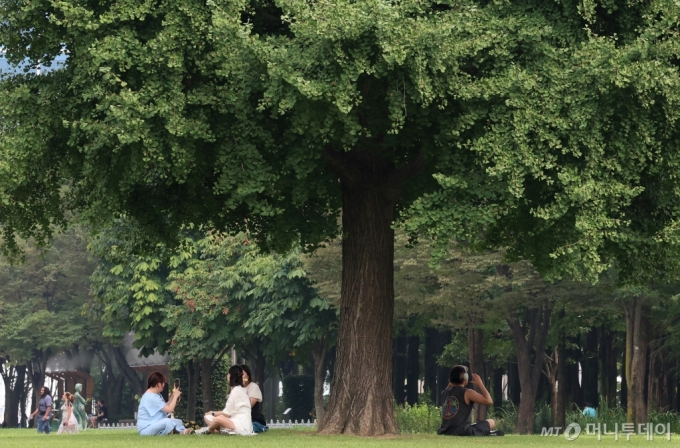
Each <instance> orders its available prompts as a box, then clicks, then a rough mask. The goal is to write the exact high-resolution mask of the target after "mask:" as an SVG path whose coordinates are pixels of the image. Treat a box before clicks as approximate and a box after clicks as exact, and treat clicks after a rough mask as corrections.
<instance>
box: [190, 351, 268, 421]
mask: <svg viewBox="0 0 680 448" xmlns="http://www.w3.org/2000/svg"><path fill="white" fill-rule="evenodd" d="M212 364H213V360H212V358H203V359H201V398H202V399H203V412H209V411H214V410H215V409H214V408H213V396H212ZM262 385H263V387H264V383H262Z"/></svg>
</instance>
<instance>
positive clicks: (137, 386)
mask: <svg viewBox="0 0 680 448" xmlns="http://www.w3.org/2000/svg"><path fill="white" fill-rule="evenodd" d="M111 351H112V353H113V357H114V359H115V360H116V365H117V366H118V370H120V372H121V373H122V374H123V376H124V377H125V379H126V380H127V382H128V384H129V385H130V388H131V389H132V391H133V392H134V393H135V395H138V396H140V397H141V396H142V395H144V392H146V384H144V378H140V377H139V374H138V373H137V371H136V370H135V369H133V368H132V367H130V366H129V365H128V363H127V360H126V359H125V353H123V349H122V348H121V347H113V348H112V349H111Z"/></svg>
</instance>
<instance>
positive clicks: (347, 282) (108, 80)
mask: <svg viewBox="0 0 680 448" xmlns="http://www.w3.org/2000/svg"><path fill="white" fill-rule="evenodd" d="M677 9H678V6H677V5H676V4H675V3H674V2H673V1H671V0H653V1H650V2H633V1H630V2H629V1H626V0H618V1H616V0H615V1H611V0H607V1H604V0H602V1H597V0H587V1H585V2H582V1H576V0H566V1H564V0H562V1H544V0H518V1H512V2H498V1H484V0H477V1H475V0H462V1H459V2H443V1H442V2H437V1H429V2H422V1H417V0H402V1H397V2H394V1H386V0H366V1H361V2H355V1H350V0H338V1H334V2H308V1H303V0H278V1H276V2H270V1H259V0H253V1H245V0H212V1H208V2H205V1H203V0H188V1H187V0H181V1H180V0H160V1H157V2H146V1H141V0H124V1H113V0H96V1H95V0H78V1H74V2H56V1H53V0H35V1H31V2H5V3H3V4H2V7H1V8H0V45H2V46H3V47H4V48H5V49H6V50H7V57H8V59H9V60H10V61H11V62H15V63H18V62H19V61H22V60H24V58H29V60H30V61H32V63H34V64H37V63H38V61H42V62H43V63H49V61H50V60H51V59H52V58H53V57H54V56H55V55H57V54H58V53H59V52H61V51H62V50H65V51H66V52H68V61H67V63H66V65H65V68H64V69H63V70H57V71H53V72H50V73H49V74H47V75H45V76H34V75H32V74H26V75H17V76H13V77H10V78H8V79H6V80H4V81H3V82H2V86H1V89H2V94H1V95H0V97H1V98H2V100H1V101H0V115H1V116H2V120H3V123H2V130H1V131H0V162H2V163H1V164H0V170H2V174H3V175H2V176H0V178H1V179H2V182H1V184H0V221H2V223H3V227H2V234H3V236H4V243H5V247H6V248H7V249H9V250H14V249H16V247H15V246H14V236H15V234H19V235H22V236H24V237H27V236H32V237H35V238H36V240H37V241H39V242H43V241H45V240H46V239H47V238H49V236H50V234H51V232H52V230H53V226H54V225H61V224H63V222H64V219H65V216H66V213H67V212H68V211H69V210H77V211H79V212H80V214H81V215H82V216H83V217H84V218H86V219H89V220H90V221H91V222H92V223H94V224H96V223H104V222H107V221H108V220H110V219H111V218H112V217H115V216H118V215H120V214H125V215H126V216H129V217H131V218H132V219H134V220H136V221H138V222H139V223H140V224H142V225H143V227H144V228H145V229H147V230H148V232H147V236H149V237H150V238H158V237H165V238H166V239H172V238H174V237H175V236H176V235H177V234H178V232H177V230H178V229H179V228H180V227H181V226H182V225H183V224H186V223H194V224H202V223H209V224H210V225H212V226H215V227H216V228H218V229H228V230H230V231H234V230H242V229H245V228H248V230H250V231H251V232H252V233H253V234H255V235H257V239H258V240H259V241H260V243H261V244H263V245H274V246H277V247H290V246H291V245H292V244H293V243H294V242H296V241H301V242H302V245H303V246H304V247H313V246H315V245H316V244H318V243H320V242H322V241H324V240H325V239H326V238H327V237H329V236H333V235H335V234H336V233H337V232H338V229H337V218H338V216H339V212H340V210H342V231H343V233H344V238H343V278H342V284H343V288H342V297H341V301H342V304H341V307H340V329H339V344H338V349H337V360H336V364H335V366H336V367H335V368H336V370H335V375H334V377H333V378H334V380H333V381H334V384H333V388H332V394H331V399H330V402H329V409H328V412H327V414H326V417H325V419H324V424H323V427H324V431H325V432H327V433H353V434H361V435H380V434H385V433H394V432H396V431H397V428H396V425H395V422H394V419H393V416H392V407H393V401H392V394H391V390H390V387H389V382H388V381H385V380H384V378H385V377H389V375H390V371H391V356H390V353H391V334H392V313H393V306H394V305H393V300H394V298H393V296H394V292H393V285H392V273H393V266H392V262H393V244H394V233H393V231H392V223H393V222H394V221H395V220H397V219H399V217H400V213H401V211H403V210H406V209H408V208H409V206H411V204H412V203H413V201H414V199H416V198H418V197H419V196H421V195H423V194H425V193H430V196H428V197H427V198H428V201H429V202H426V203H423V202H417V203H416V204H415V207H416V208H415V211H416V212H421V211H425V212H424V215H420V214H418V213H416V214H413V215H412V216H415V217H417V218H418V220H419V221H418V222H416V223H414V224H412V226H411V229H415V228H426V229H427V230H426V231H429V232H430V233H437V235H440V236H441V235H442V234H446V238H445V239H451V238H453V239H458V238H476V237H479V236H480V235H482V232H481V228H480V226H481V225H482V224H493V223H494V222H495V221H496V220H497V218H498V217H499V216H500V215H503V214H505V213H509V215H508V217H509V218H510V219H509V220H508V221H510V222H512V226H510V227H509V229H510V231H511V232H510V233H511V234H510V236H512V238H510V239H509V241H503V242H504V243H507V244H516V245H518V246H519V247H520V248H521V250H520V252H521V253H522V255H523V256H529V257H530V258H539V259H543V258H545V257H547V254H548V253H549V252H551V251H552V252H553V253H556V254H557V255H563V256H564V257H563V258H566V259H570V260H573V261H576V262H578V263H577V264H578V265H579V266H580V265H582V264H585V266H586V267H587V268H589V269H590V270H591V271H597V270H598V269H599V268H601V267H602V266H601V265H603V264H604V265H607V264H608V263H609V260H604V261H603V262H600V260H599V259H598V258H596V257H597V256H598V255H599V252H598V249H599V248H601V247H602V246H606V247H608V246H607V244H608V243H609V242H611V241H612V240H617V241H619V240H620V239H621V238H627V242H628V243H629V244H630V245H631V246H633V247H641V246H639V245H637V243H638V241H637V240H636V239H635V233H634V232H633V233H628V232H627V231H626V229H627V228H626V227H625V223H626V222H627V220H628V218H629V217H630V215H624V213H626V211H624V210H623V209H625V208H626V205H629V204H631V203H633V202H640V203H647V202H650V203H651V204H662V205H663V207H665V208H664V209H663V211H661V212H660V214H654V213H652V212H650V211H649V210H648V211H647V212H645V214H646V215H647V216H648V217H650V218H651V217H653V218H654V222H653V223H651V222H650V225H649V227H648V230H651V229H652V228H654V229H656V231H657V232H656V233H657V234H658V236H659V237H660V238H665V237H668V236H672V235H670V234H669V232H667V231H666V230H668V229H669V228H668V227H667V226H666V224H667V223H668V221H670V220H672V219H673V216H675V212H676V211H675V203H674V202H673V201H672V200H671V199H672V197H673V196H672V194H671V195H670V196H669V194H667V193H668V192H670V191H674V190H673V188H672V187H673V186H674V185H675V176H674V175H673V169H674V168H675V167H674V165H673V164H674V163H675V162H674V160H678V158H677V157H673V156H672V154H670V151H671V150H672V149H676V150H677V132H676V125H675V118H674V115H673V114H674V110H676V109H677V102H676V99H677V95H678V91H680V89H678V85H679V83H678V73H677V55H678V51H677V47H678V45H680V44H678V42H677V39H676V36H675V32H676V27H677V20H678V19H677V17H678V16H679V15H678V11H677ZM673 142H675V143H673ZM673 145H675V146H673ZM432 174H437V176H435V177H433V176H432ZM650 180H654V181H656V183H657V185H658V187H659V190H658V191H660V192H661V193H660V194H655V193H654V191H650V190H644V192H645V194H647V193H651V194H650V195H649V197H645V195H642V194H641V192H642V191H643V186H642V184H647V183H649V182H648V181H650ZM65 186H67V187H68V188H65ZM520 199H526V200H520ZM430 205H434V206H437V207H435V208H434V209H432V208H429V207H428V206H430ZM426 209H428V210H438V211H436V212H434V211H433V212H431V213H430V212H428V211H427V210H426ZM638 209H639V208H638ZM441 210H444V211H443V212H441ZM619 210H621V211H619ZM651 210H652V211H654V212H655V211H656V210H657V208H654V207H653V208H652V209H651ZM640 213H642V212H640ZM432 220H434V221H435V222H436V223H440V224H443V227H445V229H444V230H440V231H436V232H433V231H432V227H431V226H429V225H428V224H429V222H430V221H432ZM526 221H528V222H526ZM544 222H548V223H555V225H554V226H545V225H543V224H542V223H544ZM654 224H656V225H654ZM516 227H517V228H519V229H528V231H527V232H525V233H524V235H539V236H540V237H541V238H539V239H537V241H536V242H535V244H533V243H534V242H533V241H527V240H526V238H521V237H518V236H517V235H515V234H514V233H512V231H513V230H516ZM621 229H623V231H619V230H621ZM634 230H635V229H631V231H634ZM490 235H491V234H490ZM544 240H546V241H547V242H543V241H544ZM636 245H637V246H636ZM593 257H595V258H593ZM667 258H668V261H670V260H671V259H670V258H669V257H667ZM535 264H536V265H537V266H538V265H539V264H538V263H535ZM573 266H574V265H573V264H572V265H570V267H569V268H565V269H562V272H569V273H572V272H574V270H575V269H576V268H575V267H573ZM357 377H362V378H364V379H365V382H364V384H363V387H362V389H361V390H358V389H357V388H356V387H353V386H352V383H351V382H350V381H349V379H351V378H357ZM357 400H360V401H361V406H357V404H356V403H357Z"/></svg>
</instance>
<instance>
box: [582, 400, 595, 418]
mask: <svg viewBox="0 0 680 448" xmlns="http://www.w3.org/2000/svg"><path fill="white" fill-rule="evenodd" d="M582 414H583V416H584V417H586V418H597V410H596V409H595V408H594V407H593V405H592V404H590V403H588V402H587V401H586V407H584V408H583V412H582Z"/></svg>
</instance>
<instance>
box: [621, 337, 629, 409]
mask: <svg viewBox="0 0 680 448" xmlns="http://www.w3.org/2000/svg"><path fill="white" fill-rule="evenodd" d="M626 345H627V342H626ZM626 351H627V350H625V349H624V350H623V352H622V353H621V407H622V408H623V409H626V412H627V410H628V380H626V376H627V373H626V372H628V360H627V357H626Z"/></svg>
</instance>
